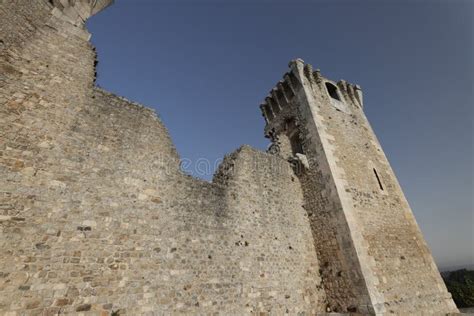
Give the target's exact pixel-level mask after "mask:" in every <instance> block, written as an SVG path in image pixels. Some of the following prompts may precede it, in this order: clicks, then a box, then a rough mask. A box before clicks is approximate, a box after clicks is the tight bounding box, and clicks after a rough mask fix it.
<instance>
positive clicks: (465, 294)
mask: <svg viewBox="0 0 474 316" xmlns="http://www.w3.org/2000/svg"><path fill="white" fill-rule="evenodd" d="M443 279H444V282H445V283H446V287H447V288H448V291H449V292H451V294H452V295H453V299H454V302H455V303H456V305H457V306H458V307H459V308H463V307H474V271H470V270H466V269H462V270H456V271H452V272H448V273H443Z"/></svg>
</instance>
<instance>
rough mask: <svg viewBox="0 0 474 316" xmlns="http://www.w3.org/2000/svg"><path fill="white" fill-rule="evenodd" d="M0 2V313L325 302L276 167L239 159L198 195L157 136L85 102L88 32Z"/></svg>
mask: <svg viewBox="0 0 474 316" xmlns="http://www.w3.org/2000/svg"><path fill="white" fill-rule="evenodd" d="M53 9H54V8H53V6H52V5H51V4H50V2H49V1H41V0H38V1H26V0H23V1H3V2H1V3H0V14H1V18H2V19H3V18H5V21H6V20H8V21H11V23H8V25H7V23H3V21H4V20H2V23H1V26H0V27H1V32H2V33H1V34H0V39H3V43H5V44H4V45H3V46H2V48H1V51H0V54H1V56H0V57H1V58H0V67H1V70H2V71H1V73H0V314H5V315H38V314H44V315H55V314H64V313H65V314H68V313H85V314H101V315H102V314H105V315H107V314H111V313H112V311H116V310H120V311H121V314H130V315H136V314H149V315H152V314H156V313H166V314H169V313H184V314H186V313H187V314H196V313H202V314H208V313H224V314H244V313H252V312H254V313H257V312H263V313H265V312H271V313H275V314H282V313H285V312H288V313H291V314H296V313H298V312H305V313H308V314H309V313H316V312H322V311H325V310H326V306H327V300H326V295H325V291H324V289H323V286H322V284H321V278H320V277H319V269H320V267H319V263H318V259H317V253H316V250H315V248H314V245H313V236H312V233H311V229H310V225H309V220H308V217H307V214H306V212H305V210H304V209H303V208H302V205H303V204H304V202H303V192H302V190H301V187H300V185H299V181H298V179H297V178H296V176H295V174H294V172H293V169H292V168H291V166H290V165H289V164H288V162H287V161H285V160H283V159H281V158H279V157H276V156H272V155H269V154H266V153H262V152H259V151H256V150H254V149H251V148H249V147H242V148H241V149H239V150H238V151H236V152H235V153H234V154H232V155H230V156H229V157H227V158H226V159H225V161H224V163H223V164H222V166H221V167H220V170H219V172H218V173H217V174H216V176H215V180H214V182H213V183H207V182H204V181H200V180H197V179H194V178H192V177H190V176H187V175H184V174H182V173H181V172H180V170H179V157H178V154H177V153H176V150H175V148H174V147H173V145H172V142H171V140H170V137H169V135H168V133H167V131H166V128H165V127H164V126H163V124H162V123H161V122H160V120H159V118H158V117H157V116H156V114H155V113H154V112H153V111H152V110H150V109H147V108H145V107H143V106H140V105H138V104H136V103H133V102H130V101H128V100H126V99H123V98H120V97H117V96H115V95H113V94H110V93H108V92H106V91H103V90H101V89H98V88H96V87H94V71H95V69H94V63H95V58H96V56H95V51H94V49H93V47H92V46H91V45H90V43H89V42H88V41H87V38H88V33H87V31H85V30H84V29H83V28H82V27H81V26H80V25H79V26H77V25H72V24H70V23H68V22H67V21H65V20H64V19H62V18H61V17H60V16H58V12H57V11H55V12H56V13H52V12H54V10H53Z"/></svg>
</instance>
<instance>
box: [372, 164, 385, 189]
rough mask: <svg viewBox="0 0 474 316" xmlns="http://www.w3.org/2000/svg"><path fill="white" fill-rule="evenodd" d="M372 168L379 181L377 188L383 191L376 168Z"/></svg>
mask: <svg viewBox="0 0 474 316" xmlns="http://www.w3.org/2000/svg"><path fill="white" fill-rule="evenodd" d="M373 170H374V174H375V177H376V178H377V182H378V183H379V188H380V190H382V191H383V185H382V182H381V181H380V178H379V175H378V173H377V170H375V168H374V169H373Z"/></svg>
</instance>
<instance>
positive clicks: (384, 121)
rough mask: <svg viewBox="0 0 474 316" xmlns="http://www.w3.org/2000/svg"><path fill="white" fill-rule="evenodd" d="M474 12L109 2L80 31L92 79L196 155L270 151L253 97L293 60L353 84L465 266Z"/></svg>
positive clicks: (456, 5)
mask: <svg viewBox="0 0 474 316" xmlns="http://www.w3.org/2000/svg"><path fill="white" fill-rule="evenodd" d="M473 10H474V2H473V1H467V0H466V1H461V0H459V1H456V0H449V1H448V0H445V1H437V0H432V1H420V0H418V1H416V0H411V1H383V0H382V1H380V0H379V1H343V0H339V1H309V0H307V1H306V0H291V1H290V0H288V1H280V0H273V1H270V0H239V1H238V0H220V1H217V0H192V1H191V0H133V1H132V0H118V1H116V3H115V4H114V5H112V6H111V7H109V8H108V9H106V10H105V11H103V12H102V13H100V14H99V15H97V16H96V17H94V18H92V19H91V20H90V21H89V22H88V28H89V30H90V32H91V33H92V34H93V36H92V42H93V44H94V45H95V46H96V47H97V51H98V58H99V66H98V84H99V85H100V86H101V87H103V88H105V89H106V90H109V91H111V92H114V93H116V94H118V95H121V96H125V97H126V98H128V99H131V100H133V101H136V102H139V103H142V104H144V105H146V106H149V107H152V108H155V109H156V111H157V113H158V114H159V116H160V117H161V118H162V120H163V122H164V123H165V125H166V126H167V128H168V129H169V131H170V134H171V137H172V139H173V141H174V143H175V145H176V147H177V149H178V152H179V154H180V155H181V157H182V158H187V159H191V161H194V162H195V161H197V160H198V159H199V158H205V159H209V160H210V161H216V160H218V159H221V158H222V157H223V156H224V154H226V153H230V152H232V151H233V150H235V149H236V148H238V147H239V146H240V145H241V144H249V145H251V146H254V147H257V148H260V149H262V150H265V149H266V147H267V145H268V141H267V140H266V139H265V138H264V137H263V127H264V121H263V118H262V117H261V114H260V110H259V107H258V105H259V104H260V103H261V101H262V100H263V99H264V97H265V96H266V95H267V93H268V91H269V90H270V89H271V88H272V87H273V86H274V84H275V83H276V82H277V81H278V80H280V78H281V77H282V75H283V74H284V73H285V72H286V71H287V64H288V62H289V61H290V60H291V59H294V58H297V57H300V58H302V59H304V60H305V62H307V63H310V64H312V65H313V67H314V68H315V69H316V68H320V69H321V73H322V74H323V75H324V76H326V77H328V78H331V79H333V80H339V79H345V80H347V81H349V82H351V83H354V84H355V83H357V84H360V85H361V86H362V88H363V91H364V105H365V113H366V115H367V117H368V118H369V120H370V122H371V124H372V126H373V128H374V130H375V132H376V134H377V136H378V138H379V140H380V142H381V144H382V146H383V148H384V150H385V153H386V155H387V156H388V158H389V160H390V162H391V164H392V167H393V169H394V170H395V172H396V174H397V176H398V179H399V181H400V183H401V185H402V188H403V190H404V192H405V194H406V196H407V198H408V201H409V202H410V204H411V206H412V208H413V211H414V213H415V216H416V218H417V220H418V223H419V225H420V226H421V228H422V230H423V233H424V235H425V238H426V239H427V241H428V243H429V245H430V247H431V249H432V251H433V255H434V256H435V259H436V261H437V263H438V265H439V267H440V268H441V269H445V268H453V267H458V266H467V265H474V248H473V247H474V246H473V245H474V235H473V227H474V219H473V204H474V202H473V193H474V192H473V177H474V171H473V125H472V124H473V105H474V96H473V85H474V80H473V79H474V78H473V70H474V69H473V68H474V67H473V53H474V50H473V35H474V32H473ZM212 171H213V170H211V172H212ZM211 172H210V173H207V174H205V175H200V174H196V173H194V174H195V175H197V176H200V177H202V178H204V179H210V178H211V177H212V173H211Z"/></svg>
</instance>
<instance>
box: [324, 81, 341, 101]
mask: <svg viewBox="0 0 474 316" xmlns="http://www.w3.org/2000/svg"><path fill="white" fill-rule="evenodd" d="M326 89H327V90H328V93H329V95H330V96H331V98H333V99H335V100H338V101H341V98H339V93H337V87H336V86H335V85H333V84H332V83H329V82H326Z"/></svg>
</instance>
